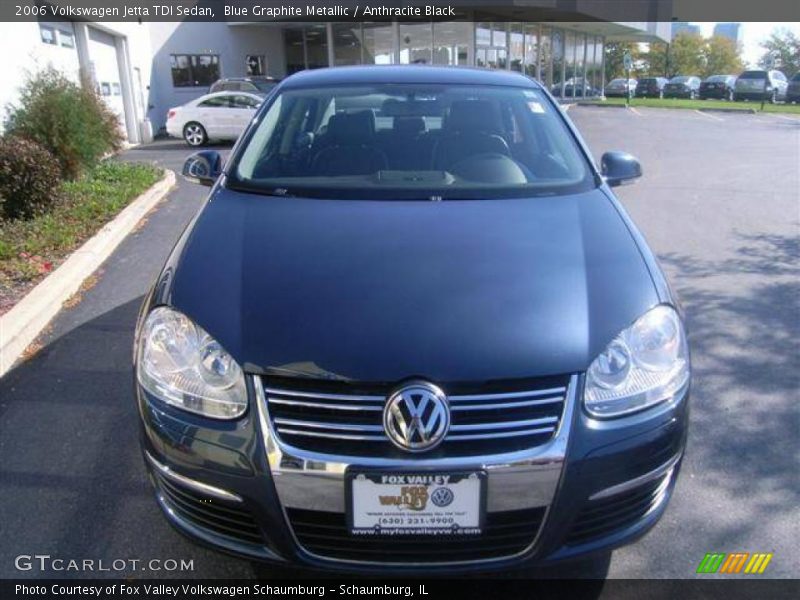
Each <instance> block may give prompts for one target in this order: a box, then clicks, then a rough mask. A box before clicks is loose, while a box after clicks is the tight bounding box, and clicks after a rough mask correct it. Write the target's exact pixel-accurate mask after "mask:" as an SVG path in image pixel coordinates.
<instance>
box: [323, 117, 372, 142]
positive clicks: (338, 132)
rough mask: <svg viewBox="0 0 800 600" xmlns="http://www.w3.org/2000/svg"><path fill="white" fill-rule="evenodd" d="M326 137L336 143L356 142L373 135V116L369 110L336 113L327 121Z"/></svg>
mask: <svg viewBox="0 0 800 600" xmlns="http://www.w3.org/2000/svg"><path fill="white" fill-rule="evenodd" d="M327 133H328V136H329V137H330V138H331V139H333V140H336V141H337V142H358V141H363V140H365V139H369V138H371V137H372V135H373V134H374V133H375V114H374V113H373V112H372V111H371V110H360V111H358V112H354V113H336V114H335V115H332V116H331V118H330V119H329V120H328V132H327Z"/></svg>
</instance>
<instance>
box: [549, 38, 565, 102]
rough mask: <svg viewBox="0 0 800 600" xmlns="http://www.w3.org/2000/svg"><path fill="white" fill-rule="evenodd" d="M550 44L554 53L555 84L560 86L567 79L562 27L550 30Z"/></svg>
mask: <svg viewBox="0 0 800 600" xmlns="http://www.w3.org/2000/svg"><path fill="white" fill-rule="evenodd" d="M550 44H551V49H552V54H553V67H552V69H553V79H552V81H553V85H554V86H556V85H558V86H560V85H561V82H562V81H563V80H564V79H565V77H564V69H565V61H564V32H563V31H562V30H561V29H552V30H551V32H550ZM559 93H560V92H559Z"/></svg>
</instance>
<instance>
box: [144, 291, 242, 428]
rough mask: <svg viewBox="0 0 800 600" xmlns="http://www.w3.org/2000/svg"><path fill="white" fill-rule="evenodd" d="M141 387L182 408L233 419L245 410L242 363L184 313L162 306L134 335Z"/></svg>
mask: <svg viewBox="0 0 800 600" xmlns="http://www.w3.org/2000/svg"><path fill="white" fill-rule="evenodd" d="M137 371H138V379H139V383H140V384H141V385H142V387H143V388H144V389H145V390H147V391H148V392H150V393H151V394H153V395H154V396H156V397H157V398H160V399H161V400H163V401H164V402H166V403H167V404H172V405H173V406H177V407H178V408H182V409H183V410H188V411H190V412H193V413H197V414H200V415H203V416H205V417H211V418H214V419H235V418H237V417H240V416H242V415H243V414H244V412H245V410H247V389H246V386H245V382H244V374H243V373H242V369H241V368H240V367H239V365H238V364H236V361H235V360H233V358H232V357H231V355H230V354H228V353H227V352H225V350H224V349H223V348H222V346H220V345H219V343H218V342H217V341H216V340H214V338H212V337H211V336H210V335H209V334H208V333H206V332H205V331H203V329H202V328H201V327H199V326H198V325H195V324H194V323H193V322H192V321H191V320H190V319H189V318H188V317H186V316H185V315H183V314H181V313H179V312H178V311H176V310H173V309H171V308H168V307H166V306H160V307H158V308H155V309H153V310H152V311H151V312H150V314H148V315H147V318H146V319H145V322H144V325H143V327H142V330H141V333H140V338H139V360H138V369H137Z"/></svg>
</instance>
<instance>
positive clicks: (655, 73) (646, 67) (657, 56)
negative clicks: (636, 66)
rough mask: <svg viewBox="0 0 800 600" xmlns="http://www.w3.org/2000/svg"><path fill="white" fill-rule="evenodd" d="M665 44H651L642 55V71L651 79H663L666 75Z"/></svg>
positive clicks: (666, 54)
mask: <svg viewBox="0 0 800 600" xmlns="http://www.w3.org/2000/svg"><path fill="white" fill-rule="evenodd" d="M667 58H668V53H667V44H659V43H655V42H654V43H651V44H650V45H649V47H648V49H647V52H645V53H643V54H642V67H643V71H644V72H645V73H646V74H647V75H649V76H651V77H664V75H665V73H667Z"/></svg>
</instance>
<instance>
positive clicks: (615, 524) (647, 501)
mask: <svg viewBox="0 0 800 600" xmlns="http://www.w3.org/2000/svg"><path fill="white" fill-rule="evenodd" d="M671 474H672V473H671V471H668V472H667V473H666V475H663V476H662V477H659V478H658V479H655V480H653V481H649V482H647V483H645V484H642V485H641V486H639V487H637V488H634V489H632V490H629V491H626V492H622V493H620V494H617V495H615V496H611V497H609V498H603V499H598V500H592V501H590V502H588V503H587V504H586V506H584V507H583V509H582V510H581V512H580V513H579V514H578V517H577V518H576V519H575V522H574V523H573V525H572V529H571V530H570V533H569V535H568V536H567V541H566V543H567V545H568V546H577V545H580V544H585V543H587V542H591V541H592V540H594V539H597V538H601V537H603V536H606V535H609V534H612V533H614V532H616V531H620V530H622V529H625V528H626V527H628V526H630V525H632V524H634V523H636V522H637V521H638V520H639V519H641V518H642V517H644V516H645V515H646V514H647V513H648V512H650V511H651V510H652V509H654V508H655V507H657V506H658V505H659V504H661V501H662V500H663V499H664V496H665V495H666V492H667V488H668V487H669V482H670V478H671Z"/></svg>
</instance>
